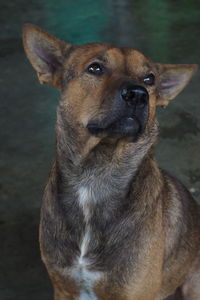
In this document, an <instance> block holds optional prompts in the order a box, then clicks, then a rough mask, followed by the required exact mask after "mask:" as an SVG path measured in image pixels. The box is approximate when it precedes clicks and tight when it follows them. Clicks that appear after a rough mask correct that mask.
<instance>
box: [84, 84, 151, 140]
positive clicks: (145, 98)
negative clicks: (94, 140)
mask: <svg viewBox="0 0 200 300" xmlns="http://www.w3.org/2000/svg"><path fill="white" fill-rule="evenodd" d="M148 112H149V94H148V91H147V90H146V89H145V87H143V86H140V85H134V84H131V83H124V84H123V85H122V86H121V88H120V91H119V93H118V96H117V97H115V98H114V100H113V105H112V110H110V109H109V110H108V113H106V116H104V117H103V118H102V117H100V118H98V117H97V118H96V119H93V120H91V121H89V122H88V125H87V129H88V130H89V132H90V133H91V134H93V135H96V136H104V135H108V134H109V135H110V134H117V135H123V136H132V137H137V136H138V135H139V134H141V133H142V132H143V131H144V129H145V127H146V123H147V120H148Z"/></svg>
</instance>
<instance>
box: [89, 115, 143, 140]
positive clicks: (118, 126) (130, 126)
mask: <svg viewBox="0 0 200 300" xmlns="http://www.w3.org/2000/svg"><path fill="white" fill-rule="evenodd" d="M87 129H88V130H89V132H90V133H91V134H92V135H95V136H104V135H108V134H115V135H124V136H135V135H138V134H139V133H141V131H142V126H141V124H140V120H139V119H138V118H137V117H136V116H134V115H133V116H123V117H121V118H117V119H116V120H115V121H113V120H110V122H108V121H107V122H106V121H105V122H102V121H101V122H94V121H91V122H89V123H88V125H87Z"/></svg>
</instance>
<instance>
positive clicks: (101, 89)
mask: <svg viewBox="0 0 200 300" xmlns="http://www.w3.org/2000/svg"><path fill="white" fill-rule="evenodd" d="M23 38H24V47H25V51H26V54H27V56H28V58H29V60H30V62H31V64H32V65H33V67H34V68H35V70H36V71H37V74H38V78H39V81H40V82H41V83H48V84H50V85H52V86H54V87H56V88H58V89H59V90H60V91H61V94H62V96H61V102H62V106H63V107H64V112H65V114H66V118H68V119H69V120H71V122H74V123H76V124H77V126H81V127H82V128H85V130H86V131H88V132H89V133H90V134H91V135H92V136H97V137H105V136H118V137H119V136H129V137H133V140H134V139H137V137H138V136H140V135H141V134H142V133H143V132H144V131H145V130H146V128H148V127H150V126H151V125H152V124H153V122H154V120H155V111H156V106H158V105H161V106H166V105H167V104H168V103H169V101H170V100H172V99H173V98H174V97H175V96H176V95H177V94H178V93H179V92H181V90H182V89H183V88H184V87H185V86H186V84H187V83H188V82H189V80H190V79H191V77H192V75H193V74H194V72H195V70H196V69H197V66H196V65H169V64H159V63H154V62H153V61H151V60H150V59H148V58H147V57H145V56H144V55H143V54H142V53H141V52H139V51H137V50H134V49H131V48H117V47H115V46H113V45H110V44H105V43H90V44H86V45H82V46H73V45H71V44H69V43H65V42H63V41H61V40H59V39H57V38H55V37H52V36H51V35H49V34H48V33H46V32H44V31H43V30H41V29H39V28H38V27H36V26H34V25H29V24H27V25H25V27H24V35H23Z"/></svg>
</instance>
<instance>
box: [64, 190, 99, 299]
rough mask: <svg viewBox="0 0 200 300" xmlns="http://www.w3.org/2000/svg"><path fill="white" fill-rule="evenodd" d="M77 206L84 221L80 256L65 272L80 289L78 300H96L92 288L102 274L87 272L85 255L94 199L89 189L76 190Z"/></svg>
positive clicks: (87, 261) (89, 234)
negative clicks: (81, 211)
mask: <svg viewBox="0 0 200 300" xmlns="http://www.w3.org/2000/svg"><path fill="white" fill-rule="evenodd" d="M78 201H79V205H80V207H81V208H82V210H83V215H84V220H85V224H86V225H85V232H84V234H83V237H82V240H81V241H80V256H79V257H78V258H77V260H76V261H75V264H74V266H73V267H72V268H71V269H70V270H69V269H68V270H67V272H68V274H70V276H71V277H72V278H74V280H75V281H76V282H77V284H78V285H79V286H80V288H81V292H80V296H79V300H97V297H96V295H95V293H94V291H93V287H94V284H95V282H96V281H98V280H99V279H100V278H101V277H102V276H103V274H102V273H101V272H95V271H90V270H88V266H89V265H90V261H89V259H87V257H86V254H87V250H88V246H89V242H90V239H91V226H90V218H91V209H92V206H93V205H94V204H95V197H94V194H93V192H92V190H91V188H87V187H80V188H79V190H78Z"/></svg>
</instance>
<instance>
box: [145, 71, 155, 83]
mask: <svg viewBox="0 0 200 300" xmlns="http://www.w3.org/2000/svg"><path fill="white" fill-rule="evenodd" d="M143 82H144V83H145V84H147V85H154V83H155V76H154V74H153V73H150V74H148V75H147V76H146V77H145V78H144V79H143Z"/></svg>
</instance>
